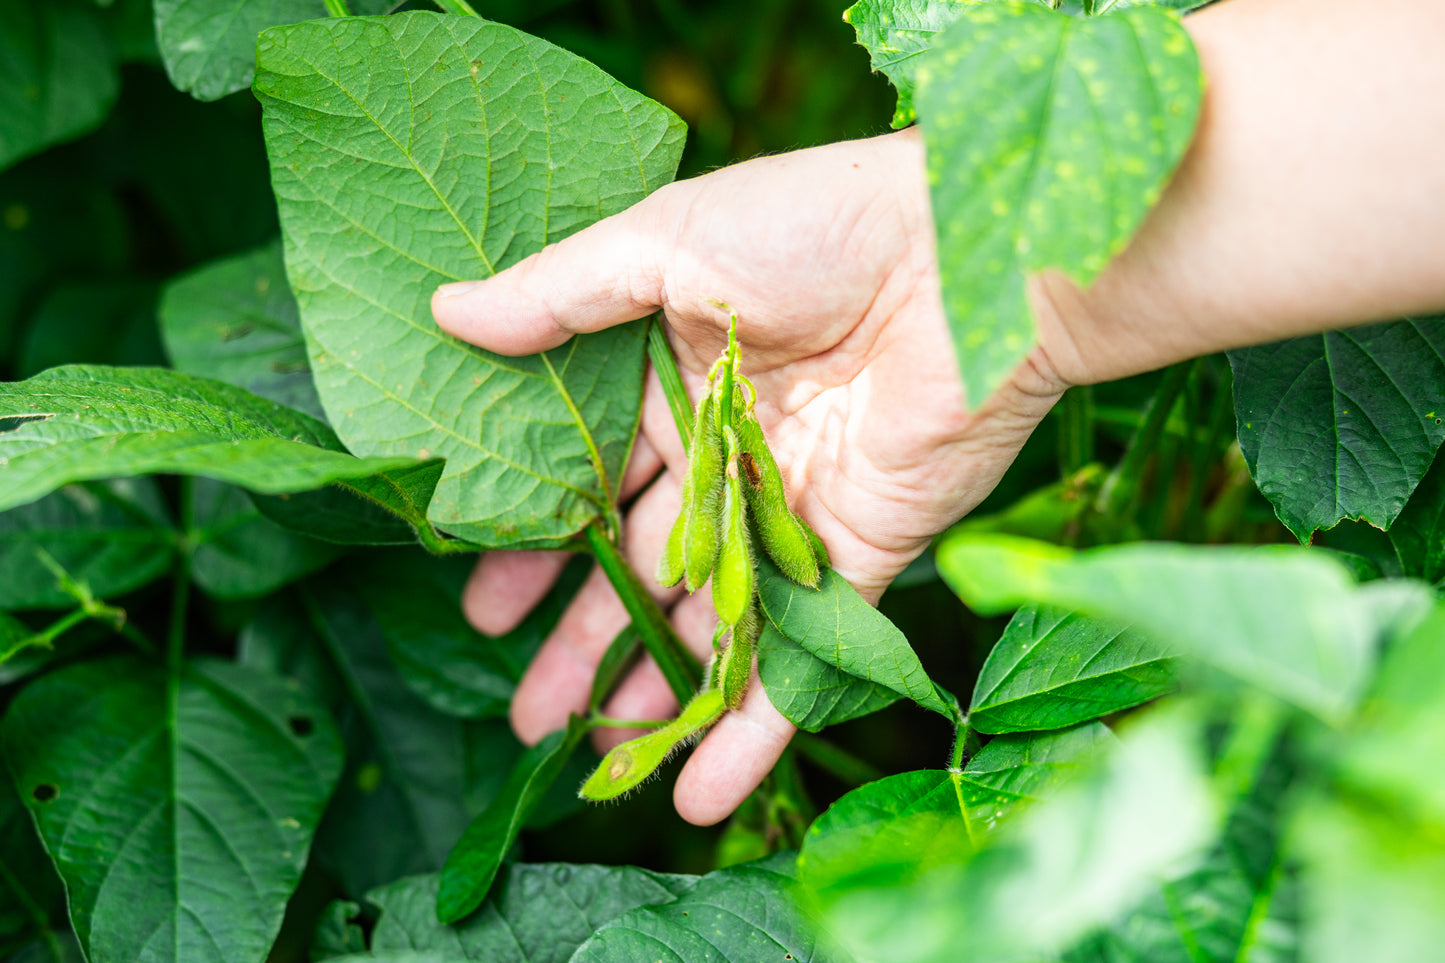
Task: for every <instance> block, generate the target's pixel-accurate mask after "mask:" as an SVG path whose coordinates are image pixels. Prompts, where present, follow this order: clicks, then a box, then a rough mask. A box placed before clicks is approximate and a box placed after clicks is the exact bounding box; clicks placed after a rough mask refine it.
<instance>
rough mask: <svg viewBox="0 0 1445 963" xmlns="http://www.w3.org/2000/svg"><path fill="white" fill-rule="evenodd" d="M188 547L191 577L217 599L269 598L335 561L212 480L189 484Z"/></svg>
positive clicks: (324, 548)
mask: <svg viewBox="0 0 1445 963" xmlns="http://www.w3.org/2000/svg"><path fill="white" fill-rule="evenodd" d="M188 484H189V497H188V498H187V499H186V500H185V506H186V519H185V526H186V535H185V537H186V544H187V545H188V546H190V550H191V577H192V578H194V579H195V581H196V584H197V585H199V586H200V587H201V588H202V589H203V590H205V592H206V594H208V595H210V596H212V597H213V598H218V599H246V598H258V597H260V596H262V595H269V594H271V593H272V592H274V591H276V589H278V588H280V587H281V586H283V585H289V584H290V583H292V582H294V581H296V580H298V579H300V578H303V577H305V576H307V575H309V574H311V573H312V572H314V571H316V570H317V569H319V568H321V567H322V566H323V565H326V564H327V563H328V562H330V561H331V560H332V559H334V558H336V556H337V554H338V551H337V549H336V548H335V547H334V546H332V545H328V544H327V543H325V542H318V541H316V540H315V539H311V538H307V537H306V536H304V535H297V534H295V533H293V532H290V531H287V530H286V529H284V528H282V527H281V526H280V525H277V524H276V523H275V522H273V521H271V520H270V519H268V518H266V517H265V516H264V515H262V514H261V513H260V512H259V511H257V510H256V506H255V505H253V504H251V500H250V499H249V498H247V497H246V493H245V492H243V491H242V490H241V489H239V488H235V487H233V486H231V485H226V484H222V483H221V482H217V481H211V480H210V479H209V478H196V479H192V480H190V481H189V482H188Z"/></svg>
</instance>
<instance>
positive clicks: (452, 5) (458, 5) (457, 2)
mask: <svg viewBox="0 0 1445 963" xmlns="http://www.w3.org/2000/svg"><path fill="white" fill-rule="evenodd" d="M436 5H437V6H439V7H441V8H442V10H443V11H444V12H446V13H454V14H456V15H457V16H461V17H480V16H481V14H479V13H477V12H476V11H475V10H473V9H472V5H471V4H470V3H467V0H436Z"/></svg>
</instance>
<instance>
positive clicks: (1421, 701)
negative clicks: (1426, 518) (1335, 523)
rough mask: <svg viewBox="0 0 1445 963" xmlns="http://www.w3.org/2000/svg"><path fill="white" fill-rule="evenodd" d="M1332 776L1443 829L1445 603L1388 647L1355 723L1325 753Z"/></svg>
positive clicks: (1444, 782) (1444, 813)
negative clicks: (1340, 741)
mask: <svg viewBox="0 0 1445 963" xmlns="http://www.w3.org/2000/svg"><path fill="white" fill-rule="evenodd" d="M1329 752H1330V758H1331V761H1332V766H1331V768H1332V769H1333V770H1334V772H1335V773H1336V775H1337V777H1338V778H1339V779H1340V780H1342V781H1343V782H1344V783H1346V784H1347V785H1348V786H1350V787H1351V788H1352V790H1353V791H1354V792H1355V793H1357V794H1360V795H1362V796H1365V797H1369V798H1374V799H1377V800H1379V801H1380V802H1381V804H1382V805H1384V806H1390V807H1395V808H1398V809H1400V810H1403V811H1405V812H1408V813H1409V814H1410V815H1411V817H1412V818H1413V819H1416V820H1420V821H1425V822H1431V823H1433V824H1434V825H1436V826H1439V827H1445V771H1442V770H1441V767H1440V766H1437V765H1434V764H1433V762H1427V760H1438V759H1441V758H1445V603H1437V604H1436V606H1435V609H1434V610H1433V611H1432V612H1431V613H1430V615H1429V616H1428V617H1427V618H1426V619H1425V620H1424V621H1423V622H1422V623H1420V625H1419V626H1418V627H1416V628H1415V629H1414V631H1412V632H1410V633H1409V634H1408V635H1406V636H1405V637H1404V638H1402V639H1400V640H1398V641H1397V642H1395V644H1393V645H1392V646H1391V647H1390V648H1389V650H1388V652H1387V654H1386V657H1385V660H1384V662H1383V663H1382V664H1381V666H1380V672H1379V675H1378V677H1377V678H1376V680H1375V684H1374V686H1373V687H1372V688H1371V690H1370V693H1369V696H1368V698H1367V699H1366V701H1365V703H1364V705H1363V706H1362V707H1361V712H1360V718H1359V724H1358V726H1357V729H1356V731H1355V732H1354V733H1352V734H1351V736H1350V738H1349V739H1348V741H1346V742H1345V743H1344V744H1343V745H1339V744H1337V743H1334V744H1331V745H1330V746H1329Z"/></svg>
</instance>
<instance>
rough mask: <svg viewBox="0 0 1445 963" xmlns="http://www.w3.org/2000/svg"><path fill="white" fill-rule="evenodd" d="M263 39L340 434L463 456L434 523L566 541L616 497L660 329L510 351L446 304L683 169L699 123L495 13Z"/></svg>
mask: <svg viewBox="0 0 1445 963" xmlns="http://www.w3.org/2000/svg"><path fill="white" fill-rule="evenodd" d="M258 50H259V68H258V71H257V76H256V83H255V90H256V95H257V97H258V98H259V99H260V100H261V102H262V104H263V105H264V107H265V117H264V127H265V133H266V143H267V149H268V150H269V152H270V155H271V163H272V179H273V184H274V186H275V189H276V194H277V201H278V204H279V205H280V211H281V222H282V228H283V236H284V238H285V241H286V264H287V271H288V273H289V275H290V278H291V283H292V287H293V289H294V290H295V291H296V295H297V300H298V302H299V303H300V306H301V321H302V325H303V326H304V328H305V330H306V335H307V342H308V347H309V349H310V353H311V364H312V369H313V371H314V372H315V375H316V385H317V389H318V390H319V391H320V393H321V399H322V402H323V404H324V405H325V407H326V411H327V414H328V415H329V416H330V418H331V421H332V424H334V425H335V426H336V430H337V433H338V434H339V435H340V436H341V438H342V439H344V440H345V441H346V443H347V445H348V446H349V447H350V448H351V449H352V450H353V451H355V452H357V453H358V454H362V455H406V456H410V457H419V458H430V457H443V458H445V459H446V460H447V464H446V469H445V471H444V472H443V474H442V478H441V481H440V483H439V484H438V486H437V491H436V496H435V497H434V498H433V500H432V503H431V507H430V509H429V517H430V518H431V520H432V521H433V522H434V523H435V524H436V525H438V526H439V527H441V528H443V529H445V530H446V531H448V532H451V533H452V534H454V535H457V536H459V537H462V538H466V539H468V540H470V541H473V542H477V543H480V544H482V545H485V546H488V547H499V546H507V545H514V546H520V545H526V546H531V547H556V546H558V545H560V544H562V543H563V542H564V541H565V540H566V539H568V538H569V537H570V536H572V535H573V534H575V533H576V532H578V531H580V530H581V529H582V528H583V527H584V526H585V525H586V524H587V523H588V522H590V521H591V520H592V519H593V518H595V517H597V516H598V515H599V514H602V513H605V512H607V511H609V510H610V508H609V506H610V503H611V502H612V501H613V500H615V498H616V494H617V486H618V485H619V484H620V481H621V474H622V466H623V464H624V463H625V462H626V459H627V454H628V451H629V449H630V447H631V444H632V438H633V434H634V432H635V430H636V427H637V419H638V412H639V406H640V402H641V391H642V371H643V358H644V340H645V337H644V335H645V326H644V325H641V324H634V325H624V326H621V327H618V328H614V329H611V330H609V331H607V332H603V333H600V334H594V335H587V336H583V337H579V338H574V339H573V340H571V341H569V342H568V343H567V344H566V345H563V346H562V347H560V348H558V349H556V350H554V351H550V352H547V353H545V354H541V355H536V356H533V357H528V358H503V357H500V356H498V355H493V354H489V353H487V352H485V351H481V350H480V349H477V348H474V347H471V346H469V345H466V344H464V343H462V342H461V341H458V340H456V339H454V338H451V337H449V336H447V335H445V334H443V333H442V332H441V331H440V330H439V329H438V328H437V327H436V324H435V322H434V321H433V320H432V316H431V310H430V307H429V298H430V296H431V292H432V290H433V289H434V288H435V287H436V286H437V285H438V284H440V283H443V282H446V281H457V280H464V279H469V278H485V277H489V276H490V275H492V274H493V273H495V271H497V270H500V269H501V268H504V267H506V266H508V265H510V264H513V263H515V262H516V261H518V260H520V259H521V258H523V257H525V256H526V255H528V254H531V253H533V252H535V251H538V250H540V249H541V248H542V246H543V245H544V244H546V243H547V242H549V241H555V240H558V239H560V238H562V237H565V236H566V235H568V234H571V233H572V232H574V231H576V230H578V229H579V228H581V227H584V226H586V225H587V224H590V223H592V222H593V221H595V220H597V219H598V218H600V217H605V216H607V215H609V214H612V213H615V212H617V211H620V210H622V209H623V208H625V207H627V206H628V205H630V204H632V203H634V202H635V201H637V200H640V199H641V198H642V197H643V196H644V195H646V194H647V193H648V192H649V191H651V190H654V189H656V188H657V187H659V186H661V185H662V184H665V183H666V182H667V181H669V180H670V179H671V178H672V176H673V172H674V170H675V168H676V166H677V160H678V156H679V151H680V150H681V147H682V138H683V127H682V124H681V122H680V121H679V120H678V119H677V118H676V117H675V116H673V115H672V114H671V113H669V112H668V111H667V110H665V109H663V108H662V107H660V106H658V105H657V104H655V103H653V102H651V101H649V100H646V99H645V98H643V97H641V96H639V95H638V94H636V93H634V92H632V91H630V90H628V89H627V88H625V87H623V86H622V85H620V84H618V83H617V82H615V81H614V80H612V79H611V78H610V77H608V76H607V75H606V74H604V73H602V72H601V71H600V70H598V69H597V68H596V67H594V66H592V65H591V64H588V63H586V62H585V61H583V60H581V59H579V58H577V57H575V56H573V55H572V54H569V53H567V52H565V51H563V50H561V49H559V48H557V47H553V46H552V45H550V44H548V43H545V42H543V41H541V40H538V39H536V38H534V37H529V36H526V35H525V34H521V33H519V32H517V31H516V30H513V29H511V28H509V27H504V26H502V25H500V24H495V23H488V22H486V21H484V20H481V19H478V18H469V17H447V16H441V15H437V14H431V13H425V12H410V13H402V14H397V15H394V16H390V17H386V18H379V19H332V20H327V21H321V22H316V23H307V24H298V25H296V26H290V27H277V28H273V29H271V30H268V31H266V32H265V33H263V34H262V35H261V39H260V44H259V47H258ZM459 131H468V132H470V133H469V134H468V135H467V136H465V137H463V136H459V135H458V132H459Z"/></svg>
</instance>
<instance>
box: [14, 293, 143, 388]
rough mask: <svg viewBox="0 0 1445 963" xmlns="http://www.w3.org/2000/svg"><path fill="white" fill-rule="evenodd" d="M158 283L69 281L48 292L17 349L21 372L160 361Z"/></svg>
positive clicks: (28, 373) (17, 364)
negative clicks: (63, 367) (57, 366)
mask: <svg viewBox="0 0 1445 963" xmlns="http://www.w3.org/2000/svg"><path fill="white" fill-rule="evenodd" d="M162 360H163V358H162V355H161V345H160V339H159V338H158V337H157V335H156V286H155V285H154V284H151V283H149V282H146V281H136V280H133V279H126V280H121V281H69V282H66V283H62V284H60V285H57V286H56V287H55V288H53V289H51V291H50V293H49V294H47V295H46V297H45V300H44V301H42V302H41V304H40V306H39V307H38V308H37V309H36V311H35V314H34V316H33V317H32V318H31V319H30V329H29V330H28V331H27V332H26V334H25V337H24V338H23V339H22V340H21V342H20V345H19V350H18V351H17V352H16V359H15V370H16V373H17V374H18V375H19V376H21V377H29V376H30V375H33V374H38V373H39V372H41V371H44V370H45V369H46V368H50V367H53V366H55V365H60V364H69V363H77V362H84V363H87V364H120V365H139V364H159V363H160V362H161V361H162Z"/></svg>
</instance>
